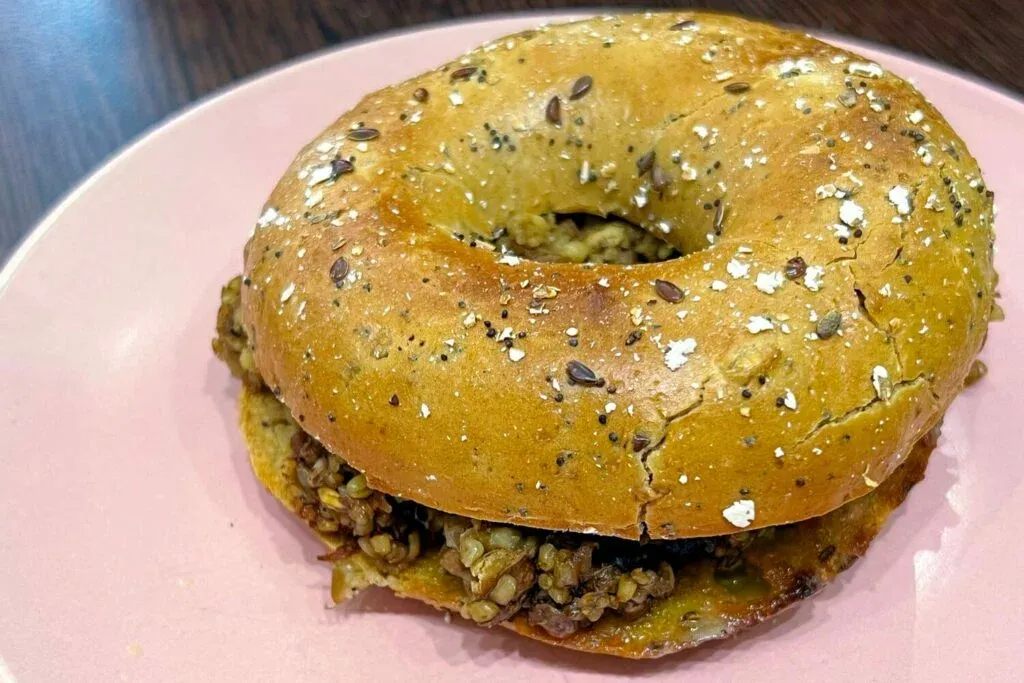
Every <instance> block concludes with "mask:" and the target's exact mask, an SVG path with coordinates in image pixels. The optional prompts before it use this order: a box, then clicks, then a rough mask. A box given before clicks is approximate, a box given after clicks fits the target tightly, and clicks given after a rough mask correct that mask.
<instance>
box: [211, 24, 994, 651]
mask: <svg viewBox="0 0 1024 683" xmlns="http://www.w3.org/2000/svg"><path fill="white" fill-rule="evenodd" d="M992 200H993V195H992V192H991V191H990V190H989V189H988V188H987V187H986V185H985V183H984V180H983V178H982V176H981V172H980V170H979V168H978V165H977V162H976V161H975V160H974V158H973V157H972V156H971V155H970V153H969V151H968V150H967V148H966V146H965V145H964V143H963V141H962V140H961V139H960V138H959V137H958V136H957V134H956V133H955V132H954V131H953V130H952V128H951V127H950V126H949V124H948V123H947V122H946V121H945V119H943V118H942V116H941V114H940V113H939V112H938V111H936V110H935V108H934V107H933V106H932V105H931V104H930V103H929V102H928V101H927V100H926V99H925V98H924V96H923V95H921V93H919V92H918V91H917V90H916V89H915V88H914V87H913V86H912V85H910V84H909V83H907V82H906V81H903V80H901V79H900V78H899V77H897V76H895V75H893V74H891V73H890V72H888V71H887V70H885V69H884V68H882V67H881V66H880V65H878V64H875V63H873V62H871V61H869V60H866V59H864V58H862V57H860V56H858V55H855V54H852V53H850V52H847V51H845V50H841V49H839V48H836V47H833V46H830V45H828V44H825V43H822V42H820V41H817V40H815V39H813V38H810V37H808V36H806V35H803V34H800V33H795V32H793V31H789V30H785V29H781V28H777V27H774V26H771V25H768V24H763V23H757V22H752V21H747V20H743V19H739V18H735V17H729V16H724V15H715V14H704V13H692V12H687V13H647V14H637V15H628V14H626V15H614V16H608V17H598V18H594V19H589V20H585V21H580V22H574V23H570V24H562V25H554V26H544V27H541V28H538V29H536V30H532V31H526V32H523V33H519V34H515V35H512V36H507V37H505V38H502V39H500V40H495V41H493V42H491V43H488V44H486V45H484V46H481V47H480V48H478V49H476V50H473V51H471V52H469V53H467V54H466V55H464V56H463V57H461V58H459V59H457V60H455V61H453V62H451V63H449V64H446V65H443V66H442V67H440V68H438V69H435V70H433V71H430V72H428V73H425V74H423V75H421V76H419V77H416V78H414V79H412V80H410V81H407V82H404V83H400V84H397V85H394V86H390V87H388V88H384V89H383V90H380V91H377V92H374V93H371V94H369V95H367V96H366V97H365V98H364V99H363V100H362V101H361V102H360V103H359V104H357V105H356V107H354V108H353V109H352V110H351V111H349V112H346V113H344V114H343V115H342V116H341V117H340V118H339V119H338V120H337V121H336V122H335V123H334V124H332V125H331V126H330V127H329V128H328V129H327V130H325V131H324V132H323V133H321V134H320V135H319V136H317V138H316V139H314V140H313V141H311V142H310V143H309V144H308V145H307V146H306V147H305V148H304V149H303V150H301V151H300V152H299V154H298V156H297V157H296V159H295V160H294V162H293V163H292V165H291V166H290V168H289V169H288V170H287V171H286V173H285V174H284V176H283V177H282V179H281V181H280V182H279V184H278V186H277V187H276V188H275V190H274V191H273V193H272V195H271V197H270V198H269V200H268V201H267V203H266V205H265V206H264V208H263V211H262V213H261V214H260V217H259V219H258V221H257V224H256V226H255V229H254V232H253V234H252V236H251V237H250V239H249V241H248V242H247V244H246V246H245V250H244V267H243V272H242V275H240V276H239V277H237V278H235V279H234V280H232V281H231V282H230V283H228V285H227V286H226V287H225V288H224V290H223V291H222V297H221V306H220V310H219V312H218V319H217V336H216V338H215V339H214V342H213V346H214V351H215V352H216V353H217V355H218V356H219V357H220V358H221V359H223V360H224V361H225V362H226V364H227V365H228V366H229V368H230V369H231V371H232V372H233V374H235V375H236V376H238V377H239V378H240V379H241V380H242V385H243V388H242V393H241V400H240V410H241V425H242V431H243V434H244V436H245V439H246V442H247V444H248V448H249V452H250V459H251V463H252V467H253V470H254V472H255V473H256V476H257V477H258V478H259V479H260V480H261V481H262V483H263V484H264V485H265V486H266V487H267V489H268V490H269V491H270V492H271V493H272V494H273V495H274V496H275V497H276V498H277V499H278V500H279V501H280V502H281V503H282V504H283V505H284V506H285V507H286V508H287V509H289V510H290V511H292V512H293V513H294V514H295V515H297V516H298V517H300V518H301V519H303V520H305V521H306V522H307V523H308V524H309V526H310V527H311V529H312V530H313V531H314V532H315V533H316V534H318V536H319V537H320V538H321V539H322V540H323V542H324V544H325V553H324V555H323V557H322V559H323V560H324V561H325V562H326V563H329V564H330V566H331V567H332V572H333V580H332V595H333V597H334V599H335V600H337V601H339V602H340V601H343V600H344V599H345V598H347V597H349V596H351V595H352V594H353V593H354V592H356V591H358V590H361V589H363V588H367V587H370V586H382V587H387V588H390V589H391V590H393V591H394V592H395V593H397V594H399V595H402V596H407V597H411V598H415V599H418V600H421V601H424V602H426V603H429V604H431V605H434V606H436V607H438V608H440V609H443V610H447V611H449V612H452V613H456V614H459V615H461V616H462V617H465V618H467V619H470V620H472V621H474V622H476V623H478V624H481V625H483V626H502V627H506V628H510V629H512V630H514V631H515V632H517V633H520V634H523V635H525V636H528V637H531V638H535V639H538V640H542V641H545V642H548V643H551V644H554V645H558V646H562V647H567V648H571V649H576V650H582V651H587V652H596V653H604V654H611V655H616V656H621V657H630V658H646V657H657V656H661V655H665V654H668V653H671V652H675V651H678V650H682V649H687V648H691V647H694V646H696V645H699V644H700V643H702V642H706V641H708V640H714V639H719V638H723V637H727V636H729V635H732V634H734V633H736V632H737V631H739V630H742V629H743V628H746V627H749V626H751V625H753V624H755V623H758V622H760V621H763V620H765V619H768V618H770V617H771V616H772V615H774V614H776V613H778V612H779V611H780V610H782V609H784V608H786V607H787V606H789V605H791V604H793V603H795V602H796V601H798V600H800V599H802V598H806V597H808V596H810V595H812V594H814V593H815V592H817V591H818V590H819V589H820V588H822V587H823V586H825V585H827V583H828V582H829V581H831V580H832V579H833V578H834V577H835V576H836V575H837V574H838V573H839V572H840V571H842V570H843V569H845V568H847V567H848V566H850V564H852V563H853V562H854V561H855V560H856V559H857V558H858V557H860V556H861V555H863V554H864V552H865V551H866V549H867V547H868V544H869V543H870V542H871V540H872V539H873V538H874V537H875V536H876V535H877V533H878V532H879V530H880V529H881V528H882V526H883V524H884V522H885V519H886V517H887V516H888V515H889V513H891V512H892V510H894V509H895V508H896V507H897V506H898V505H899V504H900V503H901V502H902V501H903V500H904V498H905V497H906V495H907V493H908V492H909V490H910V488H911V487H912V486H913V485H914V483H916V482H917V481H918V480H920V479H921V477H922V476H923V474H924V470H925V466H926V464H927V460H928V455H929V453H930V452H931V450H932V448H933V447H934V445H935V443H936V439H937V434H938V426H939V424H940V422H941V419H942V416H943V414H944V413H945V410H946V408H947V407H948V405H949V403H950V402H951V401H952V400H953V398H955V396H956V395H957V394H958V393H959V392H960V391H961V390H962V388H963V386H964V384H965V382H966V381H967V380H968V379H969V378H970V377H973V376H974V375H976V374H977V373H971V370H972V368H977V367H980V366H977V365H975V363H976V357H977V354H978V352H979V351H980V349H981V347H982V345H983V343H984V340H985V335H986V331H987V327H988V323H989V321H990V320H992V319H993V316H994V315H996V314H997V311H998V307H997V306H996V305H995V299H994V296H995V287H996V281H997V278H996V273H995V270H994V268H993V264H992V254H993V241H994V233H993V230H992V221H993V217H994V212H993V204H992Z"/></svg>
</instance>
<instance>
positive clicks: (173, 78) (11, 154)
mask: <svg viewBox="0 0 1024 683" xmlns="http://www.w3.org/2000/svg"><path fill="white" fill-rule="evenodd" d="M588 6H589V7H598V6H608V7H611V6H618V7H625V6H636V7H656V6H675V7H681V6H700V7H709V8H713V9H716V10H721V11H728V12H739V13H742V14H747V15H751V16H756V17H764V18H768V19H773V20H777V21H784V22H790V23H794V24H802V25H804V26H807V27H810V28H814V29H826V30H830V31H836V32H839V33H844V34H848V35H852V36H856V37H859V38H865V39H868V40H871V41H876V42H879V43H884V44H887V45H891V46H894V47H898V48H901V49H903V50H907V51H910V52H914V53H917V54H920V55H924V56H926V57H930V58H932V59H934V60H937V61H940V62H944V63H946V64H949V65H952V66H954V67H957V68H959V69H963V70H966V71H968V72H972V73H974V74H977V75H979V76H982V77H984V78H987V79H990V80H992V81H994V82H996V83H998V84H1000V85H1002V86H1004V87H1006V88H1009V89H1011V90H1014V91H1016V92H1018V93H1019V92H1024V68H1021V61H1022V58H1024V47H1022V46H1024V0H710V1H707V2H693V3H686V2H644V1H642V0H641V1H636V2H633V1H630V0H619V1H618V2H608V1H606V2H600V1H596V2H594V1H591V2H575V1H573V0H333V1H332V0H90V1H89V2H68V1H67V0H0V262H2V261H3V260H4V259H5V258H6V256H7V255H8V254H9V253H10V251H11V250H12V249H13V248H14V246H15V245H16V244H17V243H18V241H19V240H20V239H21V238H22V237H23V236H24V235H25V233H26V232H28V231H29V230H30V229H31V228H32V226H33V225H34V224H35V222H36V221H37V220H38V219H39V218H40V217H41V216H42V215H43V213H44V212H45V211H46V209H47V208H48V207H49V206H50V205H51V204H53V203H54V202H55V201H56V200H57V199H59V198H60V196H61V195H63V194H64V193H65V192H67V191H68V189H70V188H71V187H72V186H73V185H74V184H75V183H76V182H77V181H78V180H80V179H81V178H82V177H83V176H84V175H86V174H87V173H88V172H89V171H90V170H92V169H93V168H95V167H96V166H97V165H98V164H99V163H100V162H102V161H103V160H104V159H105V158H106V157H108V156H109V155H110V154H111V153H112V152H114V151H115V150H116V149H118V148H119V147H121V146H122V145H124V144H125V143H127V142H128V141H130V140H131V139H132V138H134V137H136V136H137V135H139V133H140V132H142V131H143V130H145V129H146V128H148V127H150V126H152V125H153V124H154V123H156V122H158V121H160V120H161V119H163V118H164V117H166V116H167V115H168V114H170V113H171V112H173V111H175V110H177V109H180V108H181V107H183V106H185V105H187V104H188V103H189V102H191V101H193V100H195V99H197V98H199V97H202V96H203V95H205V94H207V93H209V92H210V91H212V90H216V89H218V88H222V87H224V86H225V85H227V84H229V83H231V82H232V81H234V80H236V79H239V78H242V77H244V76H248V75H249V74H252V73H254V72H257V71H259V70H261V69H265V68H267V67H270V66H273V65H275V64H277V63H279V62H282V61H284V60H288V59H292V58H294V57H297V56H299V55H302V54H304V53H307V52H310V51H312V50H318V49H321V48H324V47H327V46H330V45H335V44H338V43H342V42H344V41H347V40H351V39H353V38H358V37H362V36H367V35H371V34H374V33H379V32H381V31H387V30H391V29H399V28H404V27H408V26H414V25H417V24H422V23H425V22H431V21H443V20H450V19H458V18H464V17H472V16H479V15H481V14H485V13H492V12H509V11H524V10H539V9H550V8H561V7H588ZM424 66H425V67H426V66H429V65H424Z"/></svg>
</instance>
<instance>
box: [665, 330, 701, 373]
mask: <svg viewBox="0 0 1024 683" xmlns="http://www.w3.org/2000/svg"><path fill="white" fill-rule="evenodd" d="M696 348H697V340H696V339H694V338H692V337H690V338H688V339H681V340H674V341H670V342H669V343H668V346H667V347H666V349H665V367H667V368H668V369H669V370H671V371H672V372H675V371H676V370H678V369H679V368H681V367H683V366H684V365H686V361H687V360H689V355H690V354H691V353H693V352H694V351H695V350H696Z"/></svg>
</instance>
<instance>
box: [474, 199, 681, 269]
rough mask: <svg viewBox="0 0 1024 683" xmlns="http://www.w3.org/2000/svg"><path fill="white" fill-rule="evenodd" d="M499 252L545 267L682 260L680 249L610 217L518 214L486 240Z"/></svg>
mask: <svg viewBox="0 0 1024 683" xmlns="http://www.w3.org/2000/svg"><path fill="white" fill-rule="evenodd" d="M487 241H488V242H490V243H491V244H493V245H494V246H495V247H496V248H498V249H499V250H501V251H503V252H508V253H512V254H515V255H516V256H518V257H520V258H523V259H527V260H531V261H540V262H545V263H611V264H619V265H631V264H635V263H656V262H658V261H668V260H670V259H674V258H678V257H679V256H681V254H680V252H679V250H678V249H676V248H675V247H673V246H672V245H671V244H669V243H668V242H666V241H665V240H663V239H661V238H660V237H658V236H657V235H655V234H653V233H651V232H649V231H647V230H644V229H643V228H641V227H640V226H639V225H636V224H635V223H632V222H630V221H629V220H627V219H625V218H623V217H621V216H617V215H614V214H610V215H608V216H601V215H597V214H591V213H583V212H574V213H555V212H551V213H544V214H521V215H516V216H513V217H512V218H510V219H509V220H508V221H507V222H506V223H505V224H503V225H500V226H498V227H497V228H496V229H495V230H494V232H493V233H492V234H491V236H490V238H489V239H488V240H487Z"/></svg>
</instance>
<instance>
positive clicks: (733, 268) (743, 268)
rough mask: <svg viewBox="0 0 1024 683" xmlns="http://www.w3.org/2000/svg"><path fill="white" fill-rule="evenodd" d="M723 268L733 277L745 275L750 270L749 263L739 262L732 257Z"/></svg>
mask: <svg viewBox="0 0 1024 683" xmlns="http://www.w3.org/2000/svg"><path fill="white" fill-rule="evenodd" d="M725 270H726V271H727V272H728V273H729V275H732V276H733V277H734V278H737V279H738V278H741V277H746V276H747V273H748V272H750V265H749V264H747V263H741V262H740V261H737V260H736V259H732V260H731V261H729V263H727V264H726V265H725Z"/></svg>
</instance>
